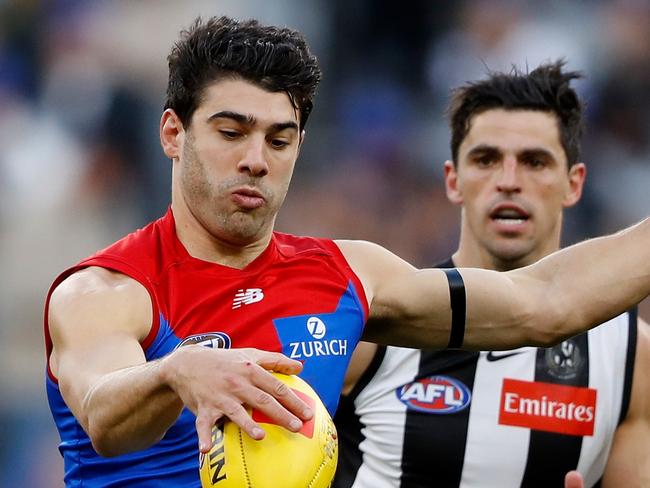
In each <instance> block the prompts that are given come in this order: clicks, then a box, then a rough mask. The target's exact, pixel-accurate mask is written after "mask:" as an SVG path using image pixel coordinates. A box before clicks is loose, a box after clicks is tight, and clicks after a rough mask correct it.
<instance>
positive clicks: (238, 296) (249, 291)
mask: <svg viewBox="0 0 650 488" xmlns="http://www.w3.org/2000/svg"><path fill="white" fill-rule="evenodd" d="M263 298H264V292H263V291H262V289H261V288H246V289H245V290H244V289H243V288H241V289H239V290H237V293H235V298H233V300H232V308H239V307H241V306H242V305H250V304H251V303H255V302H261V301H262V299H263Z"/></svg>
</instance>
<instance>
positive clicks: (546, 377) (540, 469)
mask: <svg viewBox="0 0 650 488" xmlns="http://www.w3.org/2000/svg"><path fill="white" fill-rule="evenodd" d="M569 341H572V342H573V343H574V346H575V348H576V350H577V351H578V353H579V355H580V363H579V367H577V368H576V369H575V370H574V371H566V370H564V371H558V370H557V369H554V368H553V367H552V366H551V365H550V364H549V361H548V360H547V352H549V353H550V352H551V351H552V350H556V351H557V350H559V349H557V348H560V347H561V345H558V346H555V348H539V349H538V350H537V359H536V361H535V381H536V382H544V383H554V384H559V385H567V386H577V387H587V386H589V341H588V338H587V334H586V333H584V334H580V335H578V336H576V337H573V338H572V339H570V340H569ZM581 449H582V436H575V435H568V434H558V433H555V432H545V431H540V430H531V431H530V443H529V445H528V458H527V462H526V468H525V471H524V477H523V480H522V483H521V486H522V487H540V488H542V487H543V488H547V487H552V486H558V487H562V486H564V476H565V475H566V473H567V471H570V470H572V469H576V467H577V465H578V460H579V459H580V450H581Z"/></svg>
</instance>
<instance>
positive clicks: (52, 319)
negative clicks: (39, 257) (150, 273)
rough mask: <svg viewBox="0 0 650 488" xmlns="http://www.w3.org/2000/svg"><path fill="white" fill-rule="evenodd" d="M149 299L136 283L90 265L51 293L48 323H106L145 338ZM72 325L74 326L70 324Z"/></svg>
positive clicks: (78, 324)
mask: <svg viewBox="0 0 650 488" xmlns="http://www.w3.org/2000/svg"><path fill="white" fill-rule="evenodd" d="M151 316H152V311H151V298H150V295H149V292H148V291H147V289H146V288H145V287H144V286H143V285H142V284H141V283H139V282H138V281H137V280H135V279H133V278H131V277H129V276H127V275H125V274H122V273H119V272H116V271H111V270H109V269H105V268H101V267H96V266H91V267H88V268H84V269H82V270H80V271H77V272H76V273H73V274H72V275H70V276H68V277H67V278H66V279H65V280H63V281H62V282H61V283H60V284H59V285H58V286H57V287H56V288H55V289H54V290H53V292H52V295H51V298H50V302H49V323H50V326H51V327H52V328H61V327H68V326H69V324H71V325H70V327H71V328H76V327H77V326H81V327H87V323H88V322H101V321H102V320H106V321H110V322H111V323H112V324H115V325H116V326H119V325H120V324H125V327H128V328H132V330H130V332H131V333H134V334H135V335H136V336H138V337H139V338H144V337H146V335H147V333H148V330H149V326H150V325H151ZM72 324H74V325H72Z"/></svg>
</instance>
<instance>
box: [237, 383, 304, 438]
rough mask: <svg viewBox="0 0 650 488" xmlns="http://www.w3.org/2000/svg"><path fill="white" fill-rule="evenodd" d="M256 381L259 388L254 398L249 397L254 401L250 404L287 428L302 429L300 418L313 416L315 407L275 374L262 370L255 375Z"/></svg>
mask: <svg viewBox="0 0 650 488" xmlns="http://www.w3.org/2000/svg"><path fill="white" fill-rule="evenodd" d="M254 382H255V385H256V386H257V387H258V388H259V390H257V391H256V392H255V395H256V396H255V397H254V398H251V399H249V400H250V401H252V402H253V403H249V405H251V406H252V407H255V408H257V409H258V410H261V411H263V412H264V413H266V414H267V415H270V416H271V417H272V418H273V419H275V420H277V421H278V422H279V423H280V424H281V425H282V426H284V427H285V428H287V429H289V430H293V431H297V430H300V428H301V427H302V422H300V419H302V420H309V419H310V418H312V417H313V415H314V412H313V409H312V408H311V407H310V406H309V405H308V404H307V403H305V402H304V401H303V400H302V399H301V398H300V397H299V396H298V395H297V394H296V393H295V392H294V391H293V390H292V389H291V388H289V387H288V386H287V385H286V384H285V383H283V382H282V381H280V380H279V379H278V378H276V377H275V376H273V375H271V374H269V373H268V372H266V371H264V370H260V371H259V373H258V374H256V375H255V379H254ZM247 403H248V402H247ZM296 420H297V421H298V422H296Z"/></svg>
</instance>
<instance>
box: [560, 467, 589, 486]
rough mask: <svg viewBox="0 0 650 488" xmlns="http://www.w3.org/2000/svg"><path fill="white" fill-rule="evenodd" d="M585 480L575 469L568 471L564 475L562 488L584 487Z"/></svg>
mask: <svg viewBox="0 0 650 488" xmlns="http://www.w3.org/2000/svg"><path fill="white" fill-rule="evenodd" d="M584 486H585V482H584V480H583V479H582V475H581V474H580V473H578V472H577V471H569V472H568V473H567V474H566V476H565V477H564V488H584Z"/></svg>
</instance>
